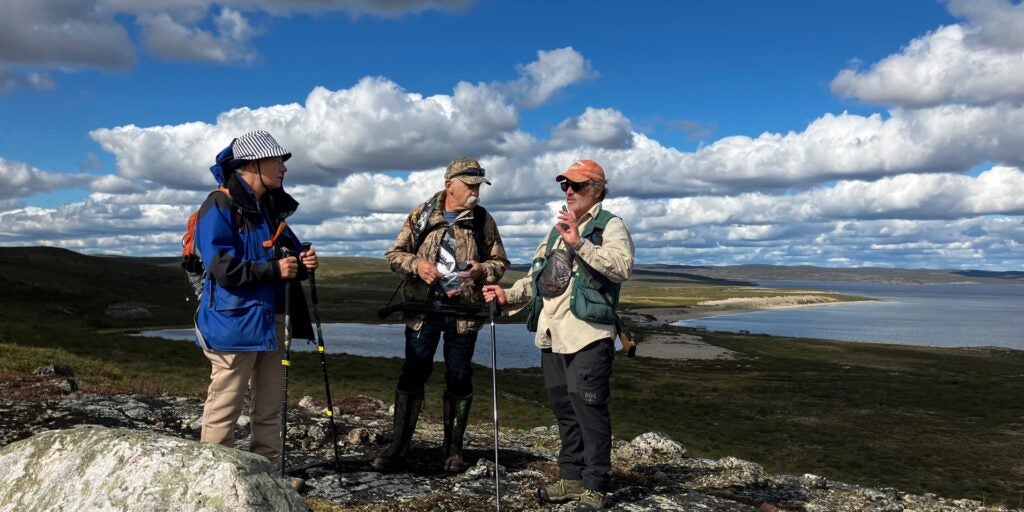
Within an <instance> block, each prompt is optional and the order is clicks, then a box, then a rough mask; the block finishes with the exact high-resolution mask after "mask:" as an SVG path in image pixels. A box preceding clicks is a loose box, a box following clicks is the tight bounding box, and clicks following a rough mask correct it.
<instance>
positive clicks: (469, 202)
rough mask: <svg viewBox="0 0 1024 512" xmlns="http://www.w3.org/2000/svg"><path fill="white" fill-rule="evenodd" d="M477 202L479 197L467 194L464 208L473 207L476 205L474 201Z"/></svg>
mask: <svg viewBox="0 0 1024 512" xmlns="http://www.w3.org/2000/svg"><path fill="white" fill-rule="evenodd" d="M479 202H480V198H479V197H477V196H469V197H467V198H466V208H473V207H475V206H476V203H479Z"/></svg>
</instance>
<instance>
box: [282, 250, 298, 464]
mask: <svg viewBox="0 0 1024 512" xmlns="http://www.w3.org/2000/svg"><path fill="white" fill-rule="evenodd" d="M293 254H295V251H293V250H291V249H289V248H287V247H284V248H282V249H281V255H282V256H283V257H284V258H288V257H290V256H292V255H293ZM291 289H292V287H291V283H289V282H288V280H287V279H286V280H285V283H284V359H282V360H281V366H282V367H283V368H284V387H283V391H282V395H281V477H285V476H287V475H285V472H284V461H285V458H286V457H285V454H286V453H287V449H288V446H287V443H286V441H287V440H288V367H290V366H291V365H292V362H291V351H292V315H291V295H292V294H291Z"/></svg>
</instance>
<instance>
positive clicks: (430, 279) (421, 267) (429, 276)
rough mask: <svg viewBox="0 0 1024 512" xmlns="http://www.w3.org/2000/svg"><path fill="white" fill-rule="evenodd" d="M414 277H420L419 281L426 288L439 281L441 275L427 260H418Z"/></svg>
mask: <svg viewBox="0 0 1024 512" xmlns="http://www.w3.org/2000/svg"><path fill="white" fill-rule="evenodd" d="M416 275H418V276H420V279H422V280H423V282H424V283H427V285H428V286H429V285H433V284H434V283H436V282H437V280H438V279H441V273H440V272H438V271H437V266H435V265H434V264H433V263H431V262H429V261H427V260H420V262H419V263H418V264H417V265H416Z"/></svg>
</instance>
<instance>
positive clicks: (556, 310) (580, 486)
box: [483, 160, 634, 511]
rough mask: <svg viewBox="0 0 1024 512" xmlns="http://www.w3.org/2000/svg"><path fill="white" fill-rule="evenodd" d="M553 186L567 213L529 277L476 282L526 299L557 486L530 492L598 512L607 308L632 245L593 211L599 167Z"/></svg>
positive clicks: (582, 166)
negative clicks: (552, 427)
mask: <svg viewBox="0 0 1024 512" xmlns="http://www.w3.org/2000/svg"><path fill="white" fill-rule="evenodd" d="M555 181H556V182H558V183H559V185H560V186H561V188H562V191H563V192H565V202H566V205H567V206H568V208H564V207H563V210H562V211H561V212H560V213H559V214H558V218H557V220H556V221H555V225H554V227H553V228H552V229H551V232H550V233H549V234H548V236H546V237H545V239H544V240H542V241H541V243H540V245H538V246H537V250H536V251H535V253H534V256H533V265H532V266H531V268H530V272H529V273H528V274H527V276H526V277H524V278H522V279H520V280H518V281H516V282H515V283H514V284H513V285H512V287H511V288H509V289H508V290H503V289H502V288H501V287H500V286H497V285H488V286H484V288H483V290H484V298H485V299H486V300H487V301H488V302H490V301H492V300H497V301H498V303H499V304H524V303H528V304H529V305H528V308H529V309H528V311H529V314H528V319H527V324H526V325H527V328H528V329H530V330H532V331H536V333H537V337H536V344H537V346H538V347H540V349H541V368H542V369H543V371H544V385H545V387H546V388H547V391H548V398H549V400H550V402H551V410H552V411H553V412H554V413H555V417H556V418H557V419H558V433H559V437H560V438H561V443H562V447H561V450H560V451H559V454H558V464H559V480H558V481H557V482H554V483H553V484H551V485H548V486H546V487H542V488H539V489H537V494H538V496H539V497H540V499H541V500H542V501H547V502H551V503H565V502H569V501H573V500H579V503H578V504H577V505H576V510H577V511H591V510H600V509H602V508H604V505H605V494H606V493H607V491H608V488H609V483H610V476H609V471H610V469H611V441H612V428H611V416H610V414H609V410H608V402H609V400H610V392H609V379H610V378H611V374H612V360H613V359H614V355H615V343H614V340H615V321H616V319H617V313H616V310H615V308H616V306H617V305H618V303H619V290H620V288H621V286H622V283H623V282H624V281H625V280H626V279H628V278H629V276H630V274H631V273H632V272H633V255H634V248H633V240H632V239H631V238H630V235H629V231H628V230H627V229H626V224H625V223H624V222H623V221H622V219H620V218H619V217H617V216H615V215H614V214H612V213H611V212H609V211H608V210H605V209H603V208H602V207H601V202H602V201H603V200H604V198H605V196H606V195H607V194H608V188H607V185H608V181H607V180H606V179H605V175H604V169H602V168H601V166H600V165H598V164H597V162H594V161H593V160H579V161H576V162H574V163H573V164H572V165H571V166H569V168H568V169H567V170H566V171H565V172H564V173H562V174H559V175H558V176H557V177H556V178H555Z"/></svg>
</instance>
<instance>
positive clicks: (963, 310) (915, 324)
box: [676, 281, 1024, 350]
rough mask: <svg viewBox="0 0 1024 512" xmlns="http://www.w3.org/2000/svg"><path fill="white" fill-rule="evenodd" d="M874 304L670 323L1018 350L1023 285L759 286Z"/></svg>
mask: <svg viewBox="0 0 1024 512" xmlns="http://www.w3.org/2000/svg"><path fill="white" fill-rule="evenodd" d="M759 284H760V285H762V286H765V287H773V288H806V289H814V290H828V291H834V292H839V293H845V294H851V295H860V296H865V297H872V298H876V299H879V301H878V302H858V303H844V304H835V305H827V306H815V307H806V308H792V309H776V310H768V311H756V312H750V313H737V314H732V315H723V316H714V317H705V318H697V319H693V320H687V321H683V322H678V323H677V324H676V325H683V326H689V327H694V326H701V327H707V328H708V329H710V330H714V331H726V332H739V331H742V330H746V331H750V332H752V333H764V334H771V335H777V336H797V337H803V338H822V339H833V340H847V341H878V342H883V343H899V344H908V345H933V346H941V347H979V346H994V347H1003V348H1013V349H1018V350H1024V286H1020V285H998V284H992V285H990V284H929V285H904V284H881V283H857V282H837V281H763V282H759Z"/></svg>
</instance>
